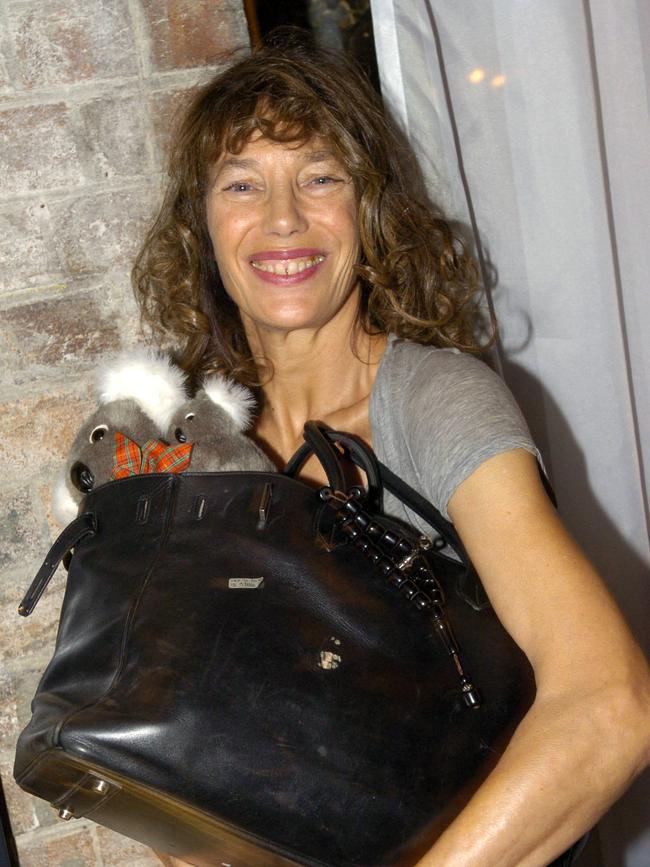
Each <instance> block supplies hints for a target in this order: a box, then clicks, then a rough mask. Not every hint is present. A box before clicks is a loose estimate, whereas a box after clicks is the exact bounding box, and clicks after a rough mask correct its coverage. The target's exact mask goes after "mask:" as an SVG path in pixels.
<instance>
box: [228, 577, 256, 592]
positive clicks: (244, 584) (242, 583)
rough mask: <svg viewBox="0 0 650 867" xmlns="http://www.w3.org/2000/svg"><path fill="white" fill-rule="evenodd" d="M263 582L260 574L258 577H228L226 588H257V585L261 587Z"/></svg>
mask: <svg viewBox="0 0 650 867" xmlns="http://www.w3.org/2000/svg"><path fill="white" fill-rule="evenodd" d="M263 584H264V576H263V575H260V577H259V578H229V579H228V589H229V590H257V589H258V587H262V586H263Z"/></svg>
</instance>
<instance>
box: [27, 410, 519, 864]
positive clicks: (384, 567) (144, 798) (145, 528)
mask: <svg viewBox="0 0 650 867" xmlns="http://www.w3.org/2000/svg"><path fill="white" fill-rule="evenodd" d="M305 439H306V443H305V445H304V446H303V448H302V449H301V450H300V451H299V452H298V453H297V454H296V455H295V456H294V458H293V459H292V461H291V462H290V464H289V465H288V467H287V470H286V472H285V473H260V472H226V473H185V474H178V475H142V476H133V477H130V478H126V479H122V480H119V481H114V482H109V483H108V484H105V485H103V486H101V487H99V488H98V489H97V490H95V491H93V492H92V493H90V494H89V495H88V497H87V499H86V501H85V504H84V509H83V512H82V514H81V515H80V516H79V517H78V518H77V519H76V520H74V521H73V522H72V523H71V524H70V525H69V526H68V527H67V528H66V529H65V530H64V531H63V533H62V534H61V536H60V537H59V539H58V540H57V541H56V542H55V544H54V546H53V548H52V550H51V551H50V554H49V555H48V557H47V559H46V561H45V563H44V564H43V567H42V568H41V570H40V571H39V573H38V575H37V576H36V578H35V580H34V582H33V584H32V587H31V588H30V590H29V591H28V593H27V596H26V597H25V599H24V600H23V603H22V606H21V613H23V614H29V613H30V612H31V611H32V610H33V608H34V606H35V604H36V602H37V601H38V598H39V597H40V595H41V593H42V592H43V590H44V589H45V586H46V585H47V582H48V581H49V579H50V577H51V576H52V574H53V572H54V570H55V569H56V567H57V565H58V563H59V562H60V561H61V559H62V558H63V557H64V555H66V553H67V552H70V551H71V550H72V551H73V554H72V557H71V561H70V563H69V573H68V580H67V587H66V592H65V598H64V601H63V607H62V611H61V619H60V625H59V632H58V636H57V642H56V649H55V652H54V656H53V659H52V661H51V662H50V664H49V665H48V667H47V669H46V671H45V673H44V675H43V677H42V679H41V682H40V684H39V687H38V691H37V693H36V696H35V698H34V700H33V705H32V710H33V716H32V719H31V722H30V723H29V724H28V726H27V727H26V728H25V730H24V731H23V732H22V734H21V735H20V738H19V741H18V747H17V753H16V762H15V769H14V773H15V777H16V780H17V782H18V783H19V785H20V786H21V787H22V788H24V789H25V790H27V791H28V792H31V793H33V794H35V795H37V796H39V797H41V798H44V799H46V800H47V801H49V802H51V804H52V805H53V806H54V807H55V808H56V809H58V810H59V814H60V815H61V817H62V818H74V817H81V816H87V817H89V818H91V819H94V820H95V821H96V822H98V823H100V824H102V825H106V826H108V827H109V828H113V829H115V830H117V831H119V832H121V833H123V834H125V835H127V836H129V837H133V838H135V839H137V840H140V841H141V842H144V843H146V844H149V845H151V846H152V847H154V848H156V849H158V850H160V851H163V852H168V853H171V854H173V855H176V856H177V857H180V858H183V859H185V860H188V861H190V862H191V863H193V864H202V865H223V864H226V865H232V867H269V865H296V864H301V865H313V867H316V865H320V867H352V865H355V867H371V865H372V867H380V865H408V864H413V863H414V862H415V861H416V860H417V859H418V857H419V856H421V855H422V854H423V852H425V851H426V850H427V848H429V847H430V845H431V844H432V842H433V840H434V839H435V838H436V836H437V835H438V834H439V833H440V831H441V830H442V829H443V828H444V827H445V825H446V824H448V823H449V821H450V820H451V819H452V818H453V816H454V815H455V814H456V813H457V812H458V811H459V810H460V809H461V808H462V806H463V804H464V803H465V802H466V800H467V799H468V798H469V797H470V795H471V794H472V792H473V791H474V790H475V788H476V787H477V786H478V785H479V783H480V781H481V780H482V778H483V777H484V776H485V774H486V773H488V771H489V770H490V768H491V767H492V766H493V764H494V761H495V759H496V758H497V757H498V755H499V753H500V752H501V751H502V750H503V747H504V746H505V744H506V743H507V741H508V738H509V736H510V734H511V733H512V731H513V729H514V727H515V725H516V724H517V722H518V721H519V719H520V718H521V717H522V715H523V714H524V713H525V711H526V710H527V708H528V707H529V705H530V703H531V701H532V698H533V695H534V683H533V675H532V671H531V669H530V666H529V664H528V662H527V660H526V659H525V657H524V656H523V654H522V653H521V651H520V650H519V649H518V648H517V646H516V645H515V643H514V642H513V641H512V640H511V639H510V637H509V636H508V634H507V633H506V632H505V630H504V629H503V627H502V626H501V624H500V623H499V621H498V620H497V618H496V616H495V614H494V612H493V611H492V609H491V608H490V606H489V604H488V602H487V599H486V597H485V595H484V593H483V590H482V588H481V586H480V583H479V581H478V578H477V576H476V573H475V572H474V570H473V569H472V568H471V565H470V564H469V562H468V561H467V558H466V556H465V554H464V551H463V549H462V546H461V545H460V542H459V540H458V539H457V537H456V535H455V533H454V531H453V527H452V526H451V525H450V524H449V523H448V522H446V521H444V519H443V518H442V517H441V516H440V515H439V514H438V513H437V512H436V511H435V509H433V507H432V506H431V505H430V504H429V503H427V502H426V501H425V500H423V499H422V498H421V497H419V495H418V494H417V493H416V492H415V491H413V490H411V489H410V488H408V487H407V486H406V485H404V483H403V482H401V481H400V480H399V479H397V478H396V477H395V476H393V474H392V473H390V472H389V471H388V470H387V469H386V468H385V467H382V466H380V465H379V464H378V463H377V461H376V459H375V457H374V455H373V453H372V452H371V451H370V450H369V449H367V448H366V447H365V446H363V445H362V444H361V442H360V441H358V440H356V439H355V438H354V437H351V436H349V435H346V434H341V433H337V432H334V431H330V430H329V429H327V428H325V426H323V425H320V424H318V423H314V422H309V423H308V424H307V425H306V428H305ZM312 451H313V452H315V453H316V454H317V455H318V457H319V458H320V460H321V462H322V464H323V466H324V468H325V471H326V473H327V476H328V479H329V486H328V487H326V488H323V489H322V490H320V491H319V490H316V489H314V488H312V487H310V486H308V485H306V484H304V483H303V482H301V481H300V480H298V479H296V478H294V477H293V476H294V474H295V472H296V471H297V469H298V467H299V466H300V465H301V463H302V462H303V461H304V460H305V459H306V457H307V456H308V455H309V454H311V453H312ZM342 452H346V453H347V454H348V455H349V456H350V457H351V458H352V460H353V461H354V462H355V463H357V464H358V465H359V466H361V467H362V468H363V470H364V472H365V475H366V478H367V484H365V485H364V486H363V487H361V486H352V487H348V486H347V485H346V483H345V479H344V475H343V472H342V469H341V454H342ZM384 487H386V488H387V489H390V490H391V491H392V492H393V493H395V494H396V495H397V496H399V497H401V498H402V499H403V500H404V501H405V502H407V503H408V505H409V506H410V508H412V509H413V510H414V511H415V512H417V513H418V514H419V515H420V516H421V517H423V518H424V519H425V520H427V521H428V522H430V523H431V524H432V526H433V527H434V529H435V530H436V532H437V534H438V535H439V536H440V537H441V539H442V541H438V542H434V543H432V542H431V541H430V540H428V539H424V538H423V537H422V536H421V535H420V534H419V533H418V532H417V531H415V530H414V529H413V528H412V527H410V526H408V525H406V524H403V523H401V522H399V521H397V520H394V519H392V518H388V517H386V516H385V515H383V514H382V511H381V495H382V489H383V488H384ZM443 543H445V544H446V546H447V547H446V548H445V549H444V550H442V549H441V546H442V544H443ZM450 548H451V549H454V550H455V551H456V556H454V555H452V556H450V555H449V553H448V552H449V550H450ZM456 557H458V559H456Z"/></svg>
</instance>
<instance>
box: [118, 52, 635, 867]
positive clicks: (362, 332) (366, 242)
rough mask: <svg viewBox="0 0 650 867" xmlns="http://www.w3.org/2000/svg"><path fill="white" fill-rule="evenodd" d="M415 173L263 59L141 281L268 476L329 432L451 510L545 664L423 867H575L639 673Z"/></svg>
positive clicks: (511, 624) (323, 66) (198, 105)
mask: <svg viewBox="0 0 650 867" xmlns="http://www.w3.org/2000/svg"><path fill="white" fill-rule="evenodd" d="M417 178H418V176H417V172H416V170H415V167H414V161H413V157H412V156H411V154H410V153H409V152H408V150H407V149H406V148H405V146H404V144H403V142H402V140H401V137H400V135H399V133H398V132H397V131H396V130H395V128H394V126H393V125H392V123H391V122H390V120H389V119H388V118H387V117H386V116H385V115H384V113H383V110H382V108H381V105H380V103H379V101H378V99H377V97H376V95H375V94H374V93H373V91H372V88H371V87H370V86H369V85H368V83H367V81H366V80H365V79H364V77H363V75H362V74H361V73H359V71H358V70H357V69H356V68H355V67H354V66H353V65H352V64H351V63H350V62H349V61H348V60H346V59H345V58H344V57H342V56H340V55H332V54H330V53H328V52H325V51H323V50H322V49H316V48H315V47H314V46H313V45H310V44H309V43H307V42H305V41H304V40H302V39H298V40H296V39H292V40H289V41H288V42H284V43H282V42H278V43H276V44H271V45H269V46H268V47H263V48H261V49H259V50H257V51H255V52H254V53H253V54H252V55H251V56H250V57H249V58H246V59H245V60H242V61H240V62H238V63H237V64H235V65H234V66H232V67H231V68H230V69H228V70H226V71H225V72H224V73H222V74H221V75H219V76H218V77H217V78H215V79H214V80H213V81H212V82H210V83H209V84H208V85H207V86H206V87H205V88H204V89H203V90H202V91H201V92H200V93H199V94H198V95H197V97H196V98H195V100H194V101H193V103H192V104H191V106H190V107H189V110H188V112H187V114H186V116H185V118H184V121H183V124H182V125H181V127H180V129H179V131H178V134H177V136H176V139H175V144H174V147H173V150H172V154H171V163H170V183H169V189H168V193H167V196H166V199H165V201H164V203H163V206H162V209H161V212H160V214H159V216H158V219H157V221H156V223H155V224H154V226H153V228H152V230H151V232H150V234H149V237H148V239H147V241H146V244H145V246H144V248H143V250H142V252H141V254H140V256H139V258H138V260H137V263H136V266H135V269H134V282H135V287H136V291H137V294H138V297H139V299H140V303H141V308H142V312H143V314H144V317H145V319H146V320H147V321H148V322H149V323H150V325H152V326H153V329H154V331H155V333H156V334H158V335H165V336H166V337H167V338H170V337H171V338H172V340H173V341H174V342H175V343H176V345H177V347H178V356H179V359H180V361H181V364H182V365H183V367H184V368H185V369H186V371H187V372H188V373H190V374H191V375H192V376H193V377H195V378H198V377H201V376H203V375H204V374H206V373H208V372H211V371H215V370H216V371H220V372H222V373H226V374H227V375H229V376H231V377H233V378H234V379H236V380H238V381H239V382H241V383H244V384H248V385H252V386H254V387H255V388H256V394H257V397H258V399H259V407H258V415H257V418H256V420H255V425H254V428H253V430H252V436H253V437H254V438H255V439H256V440H257V442H258V444H259V445H260V446H261V447H262V448H263V450H264V451H265V452H266V453H267V454H268V455H269V456H270V457H271V458H272V459H273V460H274V462H275V463H276V465H277V466H278V468H281V467H282V466H283V465H284V463H285V461H286V460H287V458H288V457H289V456H290V455H292V454H293V453H294V451H295V450H296V447H297V446H298V445H299V444H300V443H301V442H302V430H303V426H304V423H305V421H306V420H307V419H310V418H318V419H321V420H322V421H324V422H326V423H327V424H329V425H331V426H332V427H334V428H336V429H338V430H341V431H347V432H350V433H352V434H354V435H356V437H357V438H360V439H361V440H363V441H364V442H365V443H366V444H367V445H371V446H372V447H373V448H374V449H375V452H376V453H377V456H378V457H379V459H380V460H381V461H383V462H384V463H385V464H387V465H388V466H389V467H390V469H392V470H393V471H394V472H396V473H397V474H398V475H399V476H401V477H402V478H403V479H404V480H405V481H407V482H408V483H409V484H410V485H412V486H413V487H414V488H415V489H416V490H417V491H418V492H419V493H420V494H421V495H422V496H423V497H425V498H427V499H429V500H430V501H431V502H433V504H434V505H435V506H437V508H438V509H439V510H440V511H441V512H442V513H443V514H444V515H445V516H448V517H450V518H451V519H452V521H453V522H454V524H455V527H456V530H457V531H458V533H459V535H460V537H461V538H462V541H463V544H464V546H465V548H466V550H467V552H468V553H469V556H470V557H471V559H472V561H473V563H474V565H475V566H476V568H477V570H478V572H479V573H480V575H481V578H482V581H483V585H484V587H485V589H486V591H487V593H488V596H489V598H490V602H491V603H492V606H493V607H494V609H495V611H496V613H497V615H498V617H499V618H500V620H501V621H502V623H503V625H504V626H505V628H506V629H507V630H508V632H509V633H510V635H511V636H512V638H513V639H514V641H515V642H516V643H517V644H518V645H519V647H520V648H522V650H523V651H524V652H525V654H526V655H527V657H528V659H529V661H530V663H531V665H532V667H533V669H534V673H535V683H536V689H537V693H536V697H535V700H534V702H533V704H532V706H531V708H530V710H529V711H528V713H527V714H526V716H525V717H524V718H523V719H522V721H521V723H520V724H519V726H518V727H517V729H516V731H515V733H514V736H513V737H512V739H511V740H510V742H509V743H508V745H507V747H506V748H505V749H504V751H503V754H502V755H501V756H500V757H499V760H498V761H497V762H496V764H495V766H494V768H493V770H492V771H491V772H490V774H489V775H488V776H487V778H486V779H485V781H484V782H482V783H481V785H480V786H478V788H477V790H476V792H475V793H474V794H473V795H472V797H471V798H470V799H469V800H468V802H467V804H466V805H465V806H464V807H463V808H462V809H460V807H459V812H458V814H457V815H456V817H455V818H454V819H453V821H451V823H450V824H449V826H448V827H447V828H446V829H445V830H444V831H443V832H442V833H441V834H440V835H439V836H438V837H437V839H436V840H435V841H433V845H432V848H431V849H430V850H429V851H428V852H427V853H426V854H425V855H424V856H423V857H422V859H421V861H419V862H418V864H419V865H420V867H476V865H478V864H480V865H481V867H517V865H518V867H542V865H547V864H548V863H549V862H551V861H553V859H558V856H560V860H556V861H554V862H553V863H554V864H558V865H559V864H562V865H567V864H569V863H572V861H571V858H572V856H570V855H566V856H564V857H563V856H561V853H563V852H564V851H565V850H566V849H567V847H570V846H571V844H573V843H574V841H576V840H577V839H578V838H579V837H580V836H581V835H582V834H584V832H585V831H586V830H587V829H588V828H589V827H591V826H592V825H593V824H594V823H595V822H596V821H597V819H598V817H599V816H600V815H602V813H603V812H604V811H605V810H606V809H607V807H608V806H609V805H610V804H611V803H612V802H613V801H614V800H615V799H616V798H617V797H618V796H619V795H620V794H621V793H622V791H623V790H624V789H625V788H626V786H627V785H629V783H630V782H631V780H632V779H633V778H634V776H635V775H636V774H638V773H639V772H640V770H641V769H642V768H643V767H644V766H645V765H646V764H647V762H648V756H649V754H650V742H649V737H650V679H649V677H648V671H647V666H646V664H645V661H644V659H643V658H642V656H641V654H640V652H639V650H638V648H637V647H636V645H635V644H634V642H633V640H632V638H631V636H630V634H629V632H628V630H627V627H626V625H625V623H624V622H623V620H622V618H621V615H620V613H619V612H618V610H617V608H616V606H615V604H614V603H613V601H612V599H611V598H610V596H609V595H608V593H607V592H606V590H605V588H604V586H603V584H602V582H601V580H600V578H599V577H598V576H597V575H596V574H595V572H594V570H593V568H592V567H591V565H590V564H589V562H588V561H587V560H586V558H585V557H584V555H583V554H582V553H581V552H580V551H579V550H578V548H577V547H576V545H575V543H574V542H573V540H571V539H570V538H569V536H568V534H567V533H566V531H565V529H564V527H563V526H562V523H561V522H560V520H559V518H558V516H557V514H556V512H555V511H554V509H553V508H552V506H551V504H550V503H549V501H548V499H547V497H546V495H545V492H544V489H543V487H542V484H541V482H540V474H539V470H538V462H537V460H536V459H539V453H538V451H537V449H536V447H535V445H534V443H533V442H532V441H531V438H530V434H529V433H528V430H527V428H526V425H525V422H524V421H523V418H522V417H521V414H520V412H519V410H518V408H517V407H516V405H515V403H514V401H513V399H512V396H511V395H510V394H509V392H508V391H507V389H506V388H505V386H504V385H503V383H502V382H501V381H500V380H499V378H498V377H497V376H496V375H495V374H494V373H492V371H491V370H490V369H489V368H488V367H487V366H486V365H484V364H483V363H482V362H480V361H478V360H477V359H475V358H472V357H471V356H469V355H468V354H467V352H463V351H462V350H470V351H474V352H475V351H477V350H478V349H479V348H480V347H479V338H478V336H477V335H478V334H479V318H478V314H477V306H476V299H477V277H476V268H475V266H474V264H473V262H472V260H471V257H470V256H468V254H467V253H466V251H465V250H464V248H463V245H462V244H461V242H460V241H459V240H458V239H457V238H455V237H454V235H453V233H452V231H451V229H450V226H449V225H448V223H447V222H446V221H445V220H444V219H443V218H442V216H441V215H440V214H439V213H438V212H437V211H436V210H435V209H433V208H432V207H431V206H430V204H428V203H427V202H426V201H424V200H423V198H422V197H421V195H420V191H421V190H422V186H421V184H420V183H419V181H418V179H417ZM301 477H302V479H303V480H304V481H306V482H308V483H315V484H319V485H322V484H325V483H326V479H325V476H324V473H323V471H322V468H320V466H315V465H314V464H310V463H309V462H307V463H306V464H305V465H304V467H303V470H302V476H301ZM385 506H386V512H387V513H388V514H389V515H391V514H392V515H393V516H394V517H397V518H400V517H401V518H403V517H404V514H403V510H401V508H400V507H399V506H398V505H397V503H396V502H395V501H391V499H390V497H387V499H386V504H385ZM603 744H606V745H607V749H605V750H604V749H603V748H602V745H603ZM415 761H417V758H414V762H415ZM294 821H301V822H309V821H310V816H304V815H300V816H297V815H295V813H293V814H292V813H291V809H290V808H289V807H287V814H286V816H285V815H284V814H283V815H282V817H281V821H280V824H282V822H284V823H285V824H286V823H291V822H294ZM310 827H311V826H310ZM427 845H428V843H427ZM317 854H318V853H317ZM210 857H211V859H212V860H209V859H208V860H209V863H219V857H218V853H214V855H212V854H211V856H210ZM197 863H198V862H197ZM310 863H311V862H310ZM318 863H322V862H320V861H319V862H318ZM346 863H348V862H346ZM400 863H403V861H402V862H400ZM238 867H239V865H238Z"/></svg>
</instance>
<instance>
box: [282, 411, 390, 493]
mask: <svg viewBox="0 0 650 867" xmlns="http://www.w3.org/2000/svg"><path fill="white" fill-rule="evenodd" d="M303 437H304V438H305V442H304V443H303V444H302V445H301V446H300V447H299V448H298V450H297V451H296V452H295V453H294V454H293V455H292V456H291V457H290V458H289V460H288V461H287V464H286V466H285V468H284V470H283V472H284V474H285V475H287V476H291V477H293V476H295V475H296V473H297V472H298V471H299V470H300V467H301V466H302V465H303V464H304V463H305V461H306V460H307V458H308V457H310V456H311V455H312V454H314V455H316V457H317V458H318V460H319V461H320V463H321V465H322V467H323V469H324V470H325V475H326V476H327V483H328V485H329V487H330V488H331V489H332V490H333V491H345V489H346V488H347V487H348V486H347V484H346V481H345V472H344V471H343V467H342V466H341V457H340V454H339V452H338V451H337V449H336V448H335V445H336V444H338V445H340V446H342V447H343V448H344V449H345V451H346V452H347V454H348V456H349V457H350V459H351V460H352V462H353V463H354V464H355V465H356V466H357V467H359V469H360V470H362V471H363V473H364V474H365V476H366V483H367V499H368V501H369V502H370V503H372V505H373V507H374V508H378V509H379V510H381V500H382V489H383V484H382V478H381V473H380V470H379V461H378V460H377V458H376V456H375V453H374V452H373V451H372V449H370V448H368V446H367V445H366V444H365V443H364V442H363V441H362V440H361V439H360V438H359V437H356V436H354V434H349V433H344V432H343V431H337V430H333V429H332V428H331V427H329V426H328V425H326V424H325V422H322V421H313V420H312V421H307V422H305V427H304V429H303Z"/></svg>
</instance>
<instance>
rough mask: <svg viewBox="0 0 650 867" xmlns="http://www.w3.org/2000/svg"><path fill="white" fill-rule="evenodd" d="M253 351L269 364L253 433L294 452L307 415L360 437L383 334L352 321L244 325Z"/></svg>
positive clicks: (283, 454) (283, 451) (276, 449)
mask: <svg viewBox="0 0 650 867" xmlns="http://www.w3.org/2000/svg"><path fill="white" fill-rule="evenodd" d="M247 333H248V338H249V343H250V345H251V349H252V350H253V353H254V354H255V355H256V356H258V357H262V358H264V359H266V360H267V362H269V363H270V364H271V365H272V375H271V378H270V380H269V381H268V382H267V383H266V384H265V385H263V386H262V393H263V404H262V408H261V413H260V416H259V418H258V424H257V426H256V431H255V434H256V435H257V437H258V438H259V439H260V441H261V442H265V443H266V444H267V445H268V446H270V447H271V449H272V451H274V452H275V453H277V454H278V455H279V456H280V457H287V456H288V455H290V454H291V453H293V451H294V449H295V448H296V446H297V444H298V443H299V442H300V441H301V439H302V429H303V425H304V423H305V421H306V420H307V419H309V418H317V419H320V420H321V421H325V422H327V423H328V424H331V425H332V426H333V427H336V426H339V425H340V426H341V427H343V428H344V429H346V430H349V431H351V432H353V433H358V434H359V435H361V436H363V435H364V434H365V433H366V431H367V428H368V400H369V396H370V392H371V391H372V386H373V383H374V381H375V376H376V374H377V370H378V368H379V363H380V361H381V358H382V355H383V352H384V349H385V347H386V341H387V338H386V336H385V335H378V336H370V335H368V334H366V332H365V331H364V330H363V329H362V328H361V327H359V326H358V325H357V324H356V322H352V323H350V327H348V328H346V329H341V327H340V323H338V327H337V328H332V329H328V327H327V325H326V326H324V327H323V328H321V329H319V330H317V331H307V330H304V331H302V330H301V331H292V332H270V333H268V332H265V333H261V332H260V331H258V330H256V329H247Z"/></svg>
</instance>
